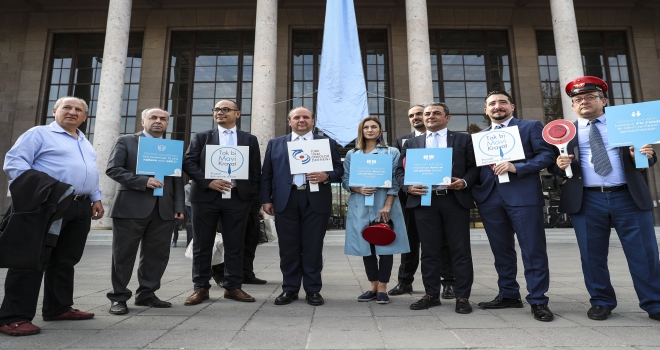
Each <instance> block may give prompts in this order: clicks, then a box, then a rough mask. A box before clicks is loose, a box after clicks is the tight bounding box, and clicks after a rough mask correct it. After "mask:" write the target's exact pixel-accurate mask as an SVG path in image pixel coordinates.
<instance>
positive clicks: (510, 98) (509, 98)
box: [484, 90, 513, 103]
mask: <svg viewBox="0 0 660 350" xmlns="http://www.w3.org/2000/svg"><path fill="white" fill-rule="evenodd" d="M492 95H504V96H506V98H507V99H508V100H509V103H513V98H512V97H511V95H509V93H508V92H506V91H502V90H493V91H491V92H489V93H488V95H486V98H484V103H486V101H488V98H489V97H491V96H492Z"/></svg>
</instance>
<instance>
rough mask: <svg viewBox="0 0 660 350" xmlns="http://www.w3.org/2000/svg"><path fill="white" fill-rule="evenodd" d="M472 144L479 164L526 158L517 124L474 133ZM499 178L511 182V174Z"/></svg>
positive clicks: (501, 180)
mask: <svg viewBox="0 0 660 350" xmlns="http://www.w3.org/2000/svg"><path fill="white" fill-rule="evenodd" d="M472 144H473V145H474V158H475V160H476V162H477V166H485V165H491V164H499V163H502V162H510V161H514V160H519V159H525V150H524V149H523V146H522V141H521V140H520V131H519V130H518V126H517V125H514V126H509V127H506V128H502V129H494V130H490V131H486V132H478V133H476V134H472ZM499 180H500V182H509V174H508V173H506V174H503V175H500V176H499Z"/></svg>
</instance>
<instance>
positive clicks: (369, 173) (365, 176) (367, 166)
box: [348, 153, 392, 206]
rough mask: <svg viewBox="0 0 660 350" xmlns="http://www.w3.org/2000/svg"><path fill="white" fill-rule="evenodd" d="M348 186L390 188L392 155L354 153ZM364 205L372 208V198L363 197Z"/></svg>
mask: <svg viewBox="0 0 660 350" xmlns="http://www.w3.org/2000/svg"><path fill="white" fill-rule="evenodd" d="M348 185H349V186H352V187H383V188H391V187H392V155H391V154H364V153H354V154H353V155H352V156H351V169H350V174H349V177H348ZM364 205H366V206H373V205H374V196H373V195H371V196H365V197H364Z"/></svg>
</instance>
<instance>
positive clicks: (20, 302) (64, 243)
mask: <svg viewBox="0 0 660 350" xmlns="http://www.w3.org/2000/svg"><path fill="white" fill-rule="evenodd" d="M91 204H92V203H91V201H90V200H89V199H86V200H82V201H73V202H71V204H70V205H69V207H68V208H66V210H65V211H64V216H63V218H62V229H61V231H60V235H59V237H55V236H53V235H49V237H48V239H47V241H48V243H47V246H46V249H45V251H44V256H43V257H44V267H43V269H42V270H35V271H19V270H13V269H9V270H8V271H7V276H6V277H5V297H4V299H3V300H2V306H1V307H0V325H6V324H9V323H12V322H16V321H32V319H34V316H35V315H36V313H37V302H38V299H39V290H40V288H41V280H42V279H43V280H44V298H43V307H42V314H43V315H44V316H57V315H60V314H63V313H65V312H67V311H68V310H69V308H71V306H72V305H73V283H74V281H73V280H74V273H75V269H74V266H75V265H76V264H77V263H78V262H79V261H80V258H82V255H83V252H84V250H85V243H86V242H87V235H88V234H89V227H90V224H91V221H92V210H91ZM55 242H56V243H55Z"/></svg>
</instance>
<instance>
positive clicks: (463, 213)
mask: <svg viewBox="0 0 660 350" xmlns="http://www.w3.org/2000/svg"><path fill="white" fill-rule="evenodd" d="M431 196H432V197H431V205H430V206H427V207H425V206H419V207H416V208H415V219H416V222H417V227H418V228H419V231H418V232H419V240H420V242H421V244H422V280H423V282H424V289H425V290H426V294H429V295H431V296H433V297H439V296H440V286H441V282H440V269H441V261H442V259H441V253H440V248H441V247H442V244H443V233H445V234H446V237H447V243H448V244H449V249H450V250H451V258H452V266H453V268H454V272H455V274H456V282H455V283H454V293H455V294H456V297H457V298H470V292H471V290H472V283H473V281H474V270H473V267H472V250H471V248H470V210H469V209H466V208H464V207H463V206H461V204H460V203H459V202H458V200H457V199H456V197H455V196H454V194H453V192H451V191H450V192H449V193H448V194H447V195H444V196H438V195H431Z"/></svg>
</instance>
